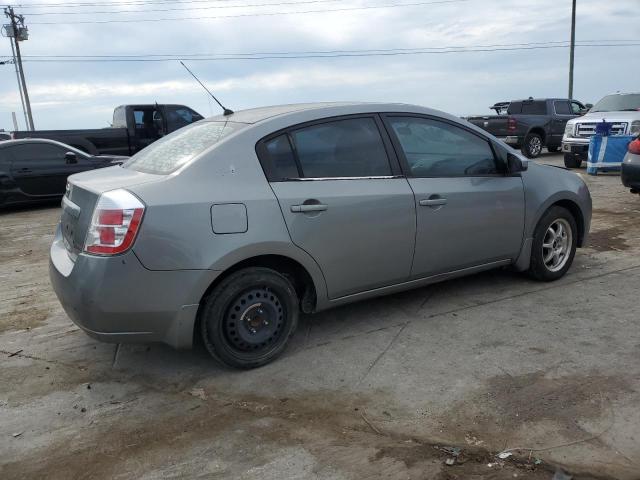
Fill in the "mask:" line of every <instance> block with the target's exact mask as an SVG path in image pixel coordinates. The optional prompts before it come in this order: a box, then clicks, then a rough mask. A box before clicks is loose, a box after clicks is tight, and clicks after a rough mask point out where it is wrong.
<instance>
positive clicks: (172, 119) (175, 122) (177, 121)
mask: <svg viewBox="0 0 640 480" xmlns="http://www.w3.org/2000/svg"><path fill="white" fill-rule="evenodd" d="M166 112H167V126H168V127H169V130H172V131H173V130H177V129H178V128H182V127H184V126H186V125H189V124H191V123H193V122H197V121H198V120H202V118H203V117H202V115H200V114H198V113H196V112H194V111H193V110H191V109H190V108H187V107H173V106H168V107H167V108H166Z"/></svg>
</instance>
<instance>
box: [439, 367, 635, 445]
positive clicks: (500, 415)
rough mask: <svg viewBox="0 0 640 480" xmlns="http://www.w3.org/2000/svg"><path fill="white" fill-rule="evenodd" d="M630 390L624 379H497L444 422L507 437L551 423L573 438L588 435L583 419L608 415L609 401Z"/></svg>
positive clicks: (540, 376) (528, 376)
mask: <svg viewBox="0 0 640 480" xmlns="http://www.w3.org/2000/svg"><path fill="white" fill-rule="evenodd" d="M632 391H633V389H632V388H631V386H630V385H629V384H628V383H627V382H626V381H625V380H624V379H622V378H619V377H615V376H605V375H592V376H581V375H569V376H563V377H558V378H549V377H547V376H546V374H545V372H534V373H529V374H526V375H518V376H514V375H509V374H505V375H499V376H496V377H493V378H491V379H490V380H489V381H488V383H487V386H486V388H485V389H483V390H482V391H480V392H478V393H477V394H475V395H474V396H473V398H471V399H470V400H465V401H464V402H463V403H461V404H459V405H456V406H455V407H454V408H453V409H452V411H451V412H450V413H448V414H447V416H446V418H445V422H444V423H446V424H448V425H451V426H452V427H455V428H457V429H460V431H466V432H467V434H475V435H478V436H482V437H487V436H489V437H491V436H501V437H502V438H506V437H508V436H509V435H511V434H514V433H517V432H518V431H519V430H520V429H525V428H528V429H530V428H532V427H535V424H537V423H540V422H551V423H553V424H555V425H557V426H558V430H559V433H560V434H561V435H562V436H564V437H566V438H568V439H571V440H574V439H575V438H584V437H585V436H588V435H589V433H588V432H585V430H584V429H583V428H582V426H581V421H585V420H587V421H589V420H594V419H595V420H598V419H600V418H604V417H606V415H607V414H608V413H609V408H608V405H609V402H610V401H611V399H613V398H615V397H616V396H617V395H618V394H620V393H624V392H632Z"/></svg>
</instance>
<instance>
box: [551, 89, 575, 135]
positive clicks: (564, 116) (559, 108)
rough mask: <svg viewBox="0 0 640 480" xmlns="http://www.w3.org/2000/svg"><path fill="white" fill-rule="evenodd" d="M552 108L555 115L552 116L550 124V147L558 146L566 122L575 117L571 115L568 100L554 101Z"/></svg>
mask: <svg viewBox="0 0 640 480" xmlns="http://www.w3.org/2000/svg"><path fill="white" fill-rule="evenodd" d="M553 108H554V110H555V113H556V115H555V116H553V121H552V124H551V136H552V139H553V141H552V145H560V144H561V143H562V136H563V135H564V129H565V127H566V126H567V122H568V121H569V120H571V119H572V118H573V117H575V116H576V115H575V114H574V113H573V111H572V107H571V103H569V101H568V100H555V101H554V102H553Z"/></svg>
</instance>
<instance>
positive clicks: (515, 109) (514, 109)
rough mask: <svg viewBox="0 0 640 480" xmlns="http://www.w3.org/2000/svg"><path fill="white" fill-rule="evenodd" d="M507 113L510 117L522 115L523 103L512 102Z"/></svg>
mask: <svg viewBox="0 0 640 480" xmlns="http://www.w3.org/2000/svg"><path fill="white" fill-rule="evenodd" d="M507 113H509V114H510V115H513V114H516V113H522V102H511V103H510V104H509V108H507Z"/></svg>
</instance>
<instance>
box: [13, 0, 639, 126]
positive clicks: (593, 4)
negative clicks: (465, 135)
mask: <svg viewBox="0 0 640 480" xmlns="http://www.w3.org/2000/svg"><path fill="white" fill-rule="evenodd" d="M65 1H66V2H67V4H69V3H74V2H75V3H78V2H84V3H87V2H92V3H101V4H102V5H93V6H86V7H82V8H81V7H78V6H77V5H70V6H66V7H62V6H52V5H53V4H56V3H57V4H60V3H63V2H65ZM119 1H120V3H121V4H122V5H121V6H117V7H114V6H112V5H111V4H112V3H115V2H114V0H24V3H22V5H24V6H22V7H16V12H17V13H23V14H24V15H25V19H26V24H27V25H28V27H29V33H30V38H29V40H28V41H25V42H22V43H21V47H22V53H23V55H25V63H24V68H25V73H26V77H27V84H28V89H29V94H30V96H31V104H32V108H33V113H34V121H35V125H36V128H37V129H45V128H47V129H54V128H100V127H105V126H108V125H109V123H110V122H111V115H112V111H113V107H115V106H116V105H120V104H127V103H153V102H158V103H181V104H185V105H189V106H191V107H192V108H194V109H195V110H197V111H198V112H200V113H201V114H203V115H204V116H210V115H211V114H215V113H218V109H217V107H216V106H215V105H214V104H212V102H211V101H210V99H209V98H208V96H207V95H206V94H205V93H204V91H203V90H202V88H201V87H200V86H199V85H197V84H196V83H195V82H194V80H193V79H192V78H191V77H189V76H188V74H187V72H186V71H185V70H184V69H183V68H182V66H180V64H179V63H178V62H177V61H174V60H172V61H168V62H103V63H63V62H60V61H58V60H55V59H54V58H52V57H53V56H56V55H58V56H59V55H67V56H68V55H150V54H154V55H158V54H161V55H166V54H171V55H177V56H181V55H187V54H208V55H214V54H229V53H232V54H238V53H249V52H308V51H336V50H364V49H410V48H425V47H429V48H432V47H436V48H439V47H451V46H455V47H469V46H479V45H480V46H482V45H512V44H528V43H534V42H535V43H541V42H556V41H557V42H561V41H567V40H568V39H569V35H570V16H571V0H468V1H452V2H450V3H437V4H429V5H427V4H425V3H426V0H423V1H420V0H343V1H340V0H337V1H331V0H237V1H236V0H211V1H205V0H175V1H173V2H171V1H170V0H119ZM132 2H138V3H140V2H145V3H144V4H143V5H131V3H132ZM180 2H182V3H180ZM296 2H300V3H298V4H297V5H296V4H294V3H296ZM27 3H30V4H35V3H38V4H39V5H44V3H49V4H50V5H49V6H40V7H31V6H29V7H27ZM105 4H108V5H105ZM264 4H271V5H270V6H258V5H264ZM407 4H413V5H411V6H406V5H407ZM238 5H252V6H246V7H242V8H237V6H238ZM384 5H387V6H388V5H405V6H400V7H394V8H367V9H356V8H360V7H371V6H384ZM234 6H236V7H234ZM639 6H640V0H617V1H616V2H604V1H601V0H600V1H598V0H578V16H577V35H576V38H577V40H578V41H582V42H584V41H587V40H596V41H604V40H608V41H611V40H614V41H618V40H639V41H640V29H639V28H638V24H639V20H640V10H639V9H638V7H639ZM221 7H223V8H221ZM150 9H153V10H166V9H181V10H170V11H166V12H149V11H148V10H150ZM113 10H127V11H128V12H129V13H124V14H117V13H107V14H104V13H92V14H82V15H80V14H77V13H80V12H96V11H100V12H105V11H109V12H111V11H113ZM145 10H146V11H145ZM310 10H334V11H331V12H329V11H326V12H323V13H317V12H316V13H299V14H286V15H279V14H278V15H256V14H265V13H282V12H295V11H306V12H308V11H310ZM335 10H338V11H335ZM51 12H63V14H62V15H36V14H37V13H51ZM136 12H137V13H136ZM184 17H189V18H190V19H188V20H180V18H184ZM205 17H209V18H205ZM210 17H219V18H210ZM220 17H226V18H220ZM159 18H171V19H173V20H171V21H160V22H128V23H99V24H71V23H68V22H78V21H103V20H137V19H147V20H148V19H159ZM46 22H52V23H54V24H53V25H51V24H43V23H46ZM538 46H540V45H538ZM492 48H496V47H492ZM498 48H513V47H498ZM10 55H11V49H10V45H9V40H7V39H5V38H0V59H6V58H7V57H10ZM36 55H40V56H46V57H47V58H48V59H54V60H55V61H53V62H46V63H44V62H40V63H38V62H34V61H33V60H34V57H33V56H36ZM568 57H569V50H568V48H565V47H563V48H544V49H542V48H541V49H528V50H509V51H506V50H502V51H491V52H477V51H476V52H463V53H447V54H420V55H386V56H362V57H338V58H297V59H273V58H271V59H263V60H217V61H195V60H185V63H187V65H189V67H190V68H192V70H194V72H195V73H196V74H197V75H199V76H200V78H201V80H202V81H203V82H204V83H205V84H206V85H207V86H208V87H210V88H211V89H212V90H213V91H214V92H215V93H216V94H217V95H218V96H219V98H220V99H222V100H223V103H226V104H228V106H229V107H230V108H232V109H234V110H237V109H242V108H248V107H255V106H260V105H270V104H279V103H294V102H308V101H334V100H362V101H393V102H407V103H416V104H420V105H426V106H430V107H434V108H438V109H441V110H445V111H448V112H451V113H454V114H458V115H467V114H472V113H489V110H488V107H489V106H490V105H492V104H493V103H495V102H496V101H503V100H511V99H515V98H522V97H528V96H534V97H548V96H555V97H563V96H566V95H567V83H568ZM41 58H42V57H41ZM638 58H640V46H627V47H579V48H578V49H577V51H576V73H575V87H574V97H575V98H577V99H579V100H583V101H585V102H594V101H596V100H598V99H599V98H600V97H602V96H603V95H605V94H607V93H611V92H615V91H640V84H639V81H638V79H640V62H639V61H638ZM30 60H31V61H30ZM12 111H15V112H16V113H17V114H18V119H19V123H20V127H21V128H24V117H23V115H22V110H21V107H20V100H19V96H18V89H17V82H16V76H15V71H14V67H13V65H1V66H0V128H5V129H7V130H13V127H12V122H11V112H12Z"/></svg>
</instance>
